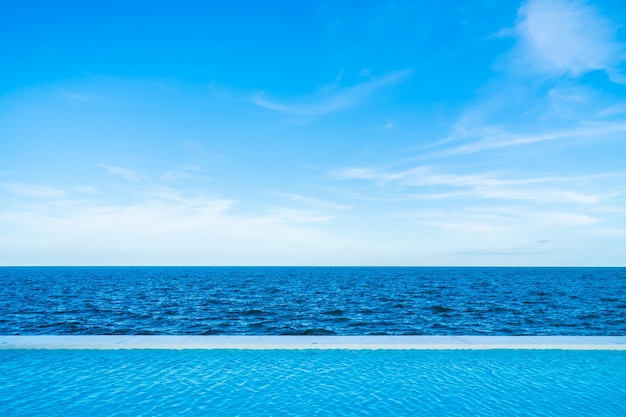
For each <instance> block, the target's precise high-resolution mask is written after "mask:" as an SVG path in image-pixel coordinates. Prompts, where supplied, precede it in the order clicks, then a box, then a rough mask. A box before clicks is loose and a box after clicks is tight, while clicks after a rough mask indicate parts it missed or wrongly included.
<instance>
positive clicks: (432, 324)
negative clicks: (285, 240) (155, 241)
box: [0, 267, 626, 336]
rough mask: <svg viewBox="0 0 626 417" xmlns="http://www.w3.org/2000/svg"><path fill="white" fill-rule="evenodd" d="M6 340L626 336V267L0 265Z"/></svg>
mask: <svg viewBox="0 0 626 417" xmlns="http://www.w3.org/2000/svg"><path fill="white" fill-rule="evenodd" d="M0 334H2V335H17V334H20V335H37V334H45V335H63V334H74V335H90V334H97V335H106V334H118V335H119V334H125V335H144V334H155V335H334V334H336V335H571V336H623V335H626V268H505V267H502V268H499V267H491V268H482V267H459V268H448V267H438V268H427V267H402V268H401V267H398V268H396V267H380V268H379V267H2V268H0Z"/></svg>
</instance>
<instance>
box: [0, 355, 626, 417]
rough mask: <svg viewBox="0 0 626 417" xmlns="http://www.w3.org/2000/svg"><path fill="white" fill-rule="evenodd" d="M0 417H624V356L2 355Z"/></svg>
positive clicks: (625, 367)
mask: <svg viewBox="0 0 626 417" xmlns="http://www.w3.org/2000/svg"><path fill="white" fill-rule="evenodd" d="M0 410H1V412H2V416H5V417H17V416H63V417H72V416H86V415H88V416H90V417H97V416H111V417H115V416H132V417H138V416H216V415H219V416H438V415H442V416H624V415H626V352H625V351H558V350H546V351H541V350H489V351H479V350H454V351H446V350H430V351H428V350H420V351H410V350H409V351H399V350H381V351H376V350H369V351H367V350H365V351H363V350H360V351H356V350H352V351H351V350H104V351H103V350H4V351H0Z"/></svg>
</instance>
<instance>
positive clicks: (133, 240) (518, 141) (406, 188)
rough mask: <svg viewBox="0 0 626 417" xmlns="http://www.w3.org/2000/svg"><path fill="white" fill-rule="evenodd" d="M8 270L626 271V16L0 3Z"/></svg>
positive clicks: (183, 2) (570, 7)
mask: <svg viewBox="0 0 626 417" xmlns="http://www.w3.org/2000/svg"><path fill="white" fill-rule="evenodd" d="M431 3H432V4H431ZM0 265H398V266H410V265H418V266H419V265H429V266H430V265H432V266H474V265H494V266H500V265H510V266H626V6H625V5H624V3H623V0H603V1H593V2H591V1H578V0H576V1H572V0H529V1H497V0H475V1H471V2H467V1H446V2H417V1H414V0H409V1H404V0H396V1H392V0H388V1H363V0H360V1H350V0H345V1H333V0H303V1H287V0H285V1H270V2H267V1H266V2H261V1H247V0H233V1H228V2H224V1H211V0H207V1H191V0H178V1H176V2H165V1H153V0H151V1H143V0H134V1H119V0H107V1H104V0H89V1H84V0H59V1H54V2H51V1H47V0H46V1H44V0H40V1H37V0H20V1H12V0H0Z"/></svg>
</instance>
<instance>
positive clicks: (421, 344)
mask: <svg viewBox="0 0 626 417" xmlns="http://www.w3.org/2000/svg"><path fill="white" fill-rule="evenodd" d="M6 349H109V350H112V349H253V350H262V349H355V350H356V349H389V350H460V349H465V350H485V349H556V350H626V336H117V335H116V336H0V350H6Z"/></svg>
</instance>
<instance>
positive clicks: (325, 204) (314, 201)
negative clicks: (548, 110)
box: [275, 192, 350, 210]
mask: <svg viewBox="0 0 626 417" xmlns="http://www.w3.org/2000/svg"><path fill="white" fill-rule="evenodd" d="M275 194H276V195H278V196H280V197H284V198H287V199H289V200H292V201H298V202H302V203H305V204H308V205H312V206H316V207H320V208H329V209H332V210H348V209H349V208H350V206H346V205H343V204H337V203H334V202H332V201H326V200H321V199H319V198H315V197H307V196H304V195H300V194H293V193H279V192H277V193H275Z"/></svg>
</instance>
